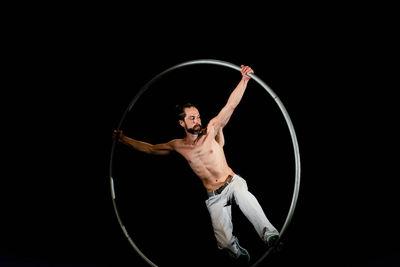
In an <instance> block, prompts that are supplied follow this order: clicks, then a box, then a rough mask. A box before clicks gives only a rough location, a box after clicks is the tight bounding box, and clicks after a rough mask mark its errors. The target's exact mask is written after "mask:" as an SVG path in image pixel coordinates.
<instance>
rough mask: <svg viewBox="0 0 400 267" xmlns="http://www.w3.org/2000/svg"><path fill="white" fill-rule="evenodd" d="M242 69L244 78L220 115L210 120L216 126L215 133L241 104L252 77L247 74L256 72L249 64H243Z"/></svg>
mask: <svg viewBox="0 0 400 267" xmlns="http://www.w3.org/2000/svg"><path fill="white" fill-rule="evenodd" d="M241 67H242V70H241V73H242V79H241V80H240V82H239V84H238V85H237V86H236V88H235V89H234V90H233V91H232V93H231V95H230V96H229V98H228V101H227V103H226V105H225V106H224V107H223V108H222V109H221V111H220V112H219V113H218V115H217V116H216V117H215V118H214V119H212V120H211V121H210V125H211V126H213V127H214V128H215V133H216V134H217V133H218V132H219V129H221V128H224V127H225V125H226V124H227V123H228V121H229V119H230V118H231V116H232V114H233V111H234V110H235V108H236V107H237V105H239V103H240V101H241V100H242V97H243V94H244V92H245V91H246V88H247V83H248V82H249V80H250V77H249V76H247V75H246V74H248V73H254V71H253V70H252V69H251V68H250V67H248V66H243V65H242V66H241Z"/></svg>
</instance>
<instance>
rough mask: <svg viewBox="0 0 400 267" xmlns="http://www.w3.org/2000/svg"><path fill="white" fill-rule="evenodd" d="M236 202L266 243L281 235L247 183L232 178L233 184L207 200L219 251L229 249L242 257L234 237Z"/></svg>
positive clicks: (239, 178)
mask: <svg viewBox="0 0 400 267" xmlns="http://www.w3.org/2000/svg"><path fill="white" fill-rule="evenodd" d="M232 200H234V201H235V202H236V204H237V205H238V206H239V208H240V210H241V211H242V212H243V214H244V215H245V216H246V217H247V219H248V220H249V221H250V222H251V223H252V224H253V226H254V228H255V230H256V231H257V233H258V235H259V236H260V237H261V239H262V240H263V241H264V242H265V240H266V238H267V237H268V236H270V235H277V234H279V233H278V231H277V230H276V229H275V227H274V226H273V225H272V224H271V223H270V222H269V220H268V219H267V217H266V216H265V214H264V211H263V210H262V208H261V206H260V204H259V203H258V201H257V199H256V198H255V197H254V195H253V194H251V193H250V192H249V191H248V188H247V183H246V181H245V180H244V179H243V178H242V177H240V176H239V175H235V176H234V177H233V178H232V182H231V183H230V184H229V185H228V186H227V187H226V188H225V189H224V190H223V191H222V192H221V194H219V195H214V196H211V197H209V198H208V199H207V200H206V205H207V208H208V211H209V213H210V217H211V222H212V226H213V228H214V234H215V238H216V239H217V245H218V248H219V249H227V250H228V251H229V252H230V253H231V254H233V256H234V257H239V256H240V254H241V253H240V250H239V248H238V247H237V243H236V242H234V241H235V240H236V237H234V236H233V235H232V231H233V225H232V213H231V205H230V203H231V201H232Z"/></svg>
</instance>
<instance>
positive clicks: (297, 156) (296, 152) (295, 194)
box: [109, 59, 300, 267]
mask: <svg viewBox="0 0 400 267" xmlns="http://www.w3.org/2000/svg"><path fill="white" fill-rule="evenodd" d="M198 64H211V65H219V66H224V67H228V68H231V69H234V70H238V71H241V68H240V67H239V66H237V65H234V64H232V63H229V62H226V61H221V60H215V59H199V60H192V61H187V62H183V63H181V64H178V65H175V66H173V67H170V68H168V69H166V70H164V71H163V72H161V73H159V74H158V75H156V76H155V77H154V78H153V79H151V80H150V81H149V82H148V83H146V84H145V85H144V86H143V87H142V88H141V90H140V91H139V92H138V93H137V94H136V96H135V97H134V98H133V100H132V101H131V102H130V104H129V105H128V107H127V109H126V110H125V112H124V114H123V115H122V118H121V120H120V122H119V124H118V128H117V130H119V129H120V127H121V125H122V123H123V122H124V120H125V117H126V115H127V114H128V112H129V111H130V110H131V109H132V107H133V106H134V105H135V103H136V102H137V101H138V99H139V98H140V96H141V95H142V94H143V93H144V92H145V91H146V90H147V89H148V88H149V87H150V85H152V84H153V83H154V82H155V81H156V80H158V79H159V78H161V77H162V76H164V75H165V74H167V73H169V72H171V71H173V70H175V69H179V68H182V67H186V66H190V65H198ZM248 75H249V76H250V77H251V78H252V79H253V80H255V81H256V82H257V83H258V84H260V85H261V86H262V87H263V88H264V89H265V90H266V91H267V92H268V93H269V94H270V95H271V97H272V98H273V99H274V100H275V102H276V103H277V105H278V106H279V108H280V110H281V112H282V114H283V116H284V118H285V120H286V124H287V126H288V128H289V131H290V136H291V138H292V144H293V150H294V159H295V167H296V169H295V181H294V189H293V196H292V201H291V204H290V208H289V211H288V215H287V217H286V220H285V223H284V224H283V226H282V229H281V230H280V237H279V238H280V239H281V238H282V236H283V235H284V233H285V231H286V229H287V228H288V226H289V224H290V222H291V220H292V217H293V214H294V210H295V208H296V203H297V198H298V195H299V190H300V151H299V144H298V143H297V137H296V133H295V130H294V127H293V123H292V121H291V119H290V116H289V114H288V112H287V110H286V108H285V106H284V105H283V103H282V102H281V100H280V99H279V97H278V96H277V95H276V94H275V92H274V91H272V89H271V88H270V87H269V86H268V85H266V84H265V83H264V82H263V81H262V80H261V79H260V78H258V77H257V76H256V75H255V74H248ZM115 144H116V140H114V141H113V143H112V147H111V155H110V165H109V176H110V188H111V197H112V202H113V206H114V211H115V214H116V216H117V219H118V222H119V224H120V226H121V229H122V231H123V232H124V234H125V236H126V237H127V239H128V241H129V243H130V244H131V245H132V247H133V248H134V249H135V251H136V252H137V253H138V254H139V256H140V257H142V259H143V260H145V261H146V262H147V263H148V264H149V265H150V266H157V265H156V264H154V263H153V262H152V261H151V260H150V259H149V258H147V257H146V256H145V255H144V254H143V253H142V252H141V251H140V249H139V248H138V247H137V246H136V244H135V242H133V240H132V238H131V237H130V236H129V234H128V231H127V230H126V228H125V226H124V224H123V222H122V220H121V217H120V216H119V212H118V208H117V204H116V201H115V198H116V196H115V191H114V180H113V171H112V169H113V157H114V149H115ZM272 249H273V248H272V247H271V248H269V249H268V250H267V251H266V252H265V253H264V254H263V255H262V256H261V257H260V258H259V259H258V260H257V261H256V262H255V263H254V264H253V265H252V267H255V266H257V265H258V264H259V263H260V262H261V261H263V260H264V258H265V257H266V256H267V255H268V254H269V253H270V252H271V251H272Z"/></svg>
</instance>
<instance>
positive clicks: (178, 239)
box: [0, 6, 400, 266]
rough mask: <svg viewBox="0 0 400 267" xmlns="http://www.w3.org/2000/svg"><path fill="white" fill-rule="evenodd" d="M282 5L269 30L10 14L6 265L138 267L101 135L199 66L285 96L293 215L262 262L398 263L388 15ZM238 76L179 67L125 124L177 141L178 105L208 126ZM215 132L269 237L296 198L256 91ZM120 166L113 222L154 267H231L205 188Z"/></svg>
mask: <svg viewBox="0 0 400 267" xmlns="http://www.w3.org/2000/svg"><path fill="white" fill-rule="evenodd" d="M243 8H244V9H245V7H243ZM292 8H293V9H291V12H293V13H290V14H289V13H286V11H287V10H286V9H284V10H283V11H282V10H281V11H282V14H281V16H277V19H268V18H266V16H267V15H268V14H271V13H274V12H272V11H269V12H267V13H266V14H259V13H258V12H254V11H253V12H254V13H252V16H249V14H247V16H246V17H244V16H242V15H241V14H240V13H238V14H235V13H234V14H232V16H226V17H220V14H225V13H224V12H223V10H224V9H223V7H222V8H221V9H218V10H214V9H212V10H208V11H207V12H206V13H203V15H204V16H201V15H199V14H197V13H196V12H195V9H188V10H186V11H185V12H183V11H182V12H181V13H180V12H178V14H174V15H172V14H170V13H167V12H159V13H156V14H155V13H153V12H144V10H152V9H151V8H150V7H147V9H145V8H141V9H134V11H135V12H134V15H133V14H130V15H128V14H121V16H119V15H118V13H112V14H113V16H112V18H111V16H110V17H109V16H108V15H107V14H108V13H99V14H95V15H94V16H93V17H92V16H87V14H86V13H83V14H79V15H76V16H72V15H71V14H70V15H63V16H62V19H60V18H59V17H58V16H59V15H60V14H58V13H57V12H54V14H53V15H52V16H50V18H49V17H46V19H43V18H42V17H40V16H38V17H36V18H35V19H34V20H32V21H33V22H34V23H33V22H32V21H23V22H19V21H18V20H14V21H13V22H14V23H13V25H14V26H17V27H16V28H14V29H13V30H10V32H9V34H10V38H9V39H8V41H7V44H9V50H7V55H8V56H9V58H10V59H11V60H10V61H9V64H8V68H7V71H6V73H5V74H6V76H7V77H6V78H7V81H8V82H7V83H5V84H7V86H6V87H7V90H5V91H6V92H7V95H6V97H4V98H2V100H3V105H2V106H3V107H2V114H3V118H4V120H3V125H4V127H3V132H4V133H5V135H4V138H3V143H4V146H3V147H5V149H4V150H3V151H4V153H5V155H6V160H5V161H4V163H3V164H4V167H5V168H4V175H3V179H2V180H3V182H4V183H3V186H2V189H3V190H2V191H4V192H3V194H2V196H3V197H4V199H3V200H2V204H3V205H2V207H3V208H2V215H3V216H2V227H1V230H2V233H1V243H0V245H1V246H0V265H1V266H146V265H145V263H144V261H143V260H141V259H140V257H139V256H138V255H137V254H136V253H135V252H134V250H133V249H132V247H131V246H130V244H129V242H128V241H127V239H126V238H125V237H124V235H123V232H122V230H121V228H120V226H119V224H118V221H117V219H116V216H115V214H114V210H113V207H112V202H111V193H110V189H109V177H108V171H109V159H110V150H111V145H112V139H111V134H112V131H113V129H115V128H116V127H117V126H118V122H119V120H120V118H121V116H122V114H123V113H124V111H125V109H126V108H127V106H128V104H129V103H130V101H131V100H132V99H133V97H134V96H135V95H136V93H137V92H138V90H139V89H140V88H141V87H142V86H143V85H144V84H145V83H146V82H147V81H149V80H150V79H151V78H153V77H154V76H155V75H156V74H158V73H160V72H161V71H163V70H165V69H166V68H168V67H171V66H173V65H176V64H178V63H181V62H184V61H188V60H193V59H202V58H213V59H219V60H224V61H228V62H231V63H234V64H236V65H240V64H246V65H250V66H251V67H252V68H253V69H254V70H255V73H256V75H257V76H258V77H259V78H261V79H262V80H263V81H264V82H265V83H266V84H268V85H269V86H270V87H271V88H272V89H273V90H274V91H275V92H276V93H277V95H278V96H279V97H280V99H281V101H282V102H283V104H284V105H285V106H286V108H287V110H288V112H289V114H290V116H291V119H292V121H293V124H294V127H295V130H296V134H297V138H298V142H299V146H300V156H301V167H302V175H301V186H300V194H299V199H298V203H297V208H296V211H295V214H294V217H293V220H292V223H291V225H290V227H289V229H288V231H287V232H286V234H285V237H284V242H285V248H284V250H283V251H282V252H281V253H279V254H273V255H270V256H269V257H268V258H267V259H266V260H265V262H263V265H262V266H264V265H265V266H290V265H293V264H305V265H308V266H330V265H332V266H396V264H397V265H399V264H400V255H399V253H400V252H399V246H398V244H397V240H398V238H399V230H398V225H399V221H398V218H397V216H396V213H397V209H398V195H397V194H396V193H397V188H396V187H395V185H396V178H397V177H398V174H397V171H396V170H395V168H394V164H395V161H396V159H397V158H398V156H397V154H396V151H397V148H396V145H397V144H396V143H395V142H396V141H397V138H396V137H397V135H396V133H395V123H396V122H397V119H396V117H395V112H396V110H397V107H396V104H395V103H396V99H395V93H396V87H395V86H396V85H397V83H396V82H393V80H392V79H390V77H391V76H392V75H393V74H394V71H393V70H392V69H391V68H390V63H391V62H392V61H393V60H394V59H393V54H392V53H391V48H393V43H392V42H393V36H392V32H391V31H390V27H391V23H392V20H391V17H390V14H388V15H387V16H386V15H385V14H386V13H385V12H386V10H385V9H383V10H380V9H379V10H378V9H376V10H375V9H374V7H372V6H370V7H368V9H362V10H363V12H361V11H357V9H352V10H351V11H349V10H347V9H346V8H343V9H342V8H339V9H338V10H334V11H332V12H331V13H329V12H327V9H324V8H322V9H320V10H319V12H309V13H306V14H305V13H301V14H304V15H299V14H297V16H293V14H296V12H295V9H296V7H292ZM239 9H240V8H239ZM254 10H257V8H255V9H254ZM285 10H286V11H285ZM110 12H111V11H110ZM142 12H143V14H142V15H144V17H141V18H138V17H137V16H138V15H139V14H141V13H142ZM93 13H96V12H91V13H90V14H91V15H93ZM200 13H201V12H200ZM247 13H248V11H247ZM73 14H75V13H73ZM372 15H380V16H381V17H383V18H384V19H380V20H379V23H378V19H376V17H375V16H372ZM78 17H79V19H78ZM82 18H87V19H82ZM264 19H265V20H264ZM188 21H190V23H189V22H188ZM239 80H240V74H239V72H236V71H233V70H230V69H226V68H223V67H218V66H192V67H187V68H185V69H180V70H177V71H175V72H173V73H171V74H168V75H166V76H165V78H163V79H161V80H160V81H158V82H157V83H156V84H154V86H153V87H151V89H149V91H148V92H146V93H145V94H144V95H143V96H142V97H141V98H140V100H139V101H138V103H137V105H135V107H134V110H133V111H132V112H131V113H130V114H129V115H128V116H127V119H126V120H125V122H124V124H123V125H122V129H123V130H124V131H125V132H126V134H127V135H128V136H131V137H134V138H137V139H139V140H143V141H147V142H151V143H159V142H165V141H169V140H170V139H173V138H179V137H181V136H182V130H181V129H180V127H179V125H178V124H177V123H176V121H175V120H174V116H173V115H174V113H173V112H174V106H175V104H178V103H182V102H186V101H190V102H194V103H195V104H197V105H198V106H199V109H200V112H201V113H202V119H203V123H206V122H207V121H208V120H209V119H211V118H212V117H213V116H215V115H216V114H217V112H218V111H219V109H220V108H222V106H223V104H224V103H225V102H224V101H226V100H227V98H228V96H229V93H230V92H231V90H232V89H233V88H234V87H235V86H236V84H237V82H238V81H239ZM225 138H226V145H225V152H226V155H227V159H228V162H229V164H230V165H231V167H232V168H233V169H234V170H235V171H236V172H237V173H239V174H241V175H242V176H243V177H244V178H245V179H246V180H247V182H248V185H249V189H250V191H251V192H253V193H254V195H256V197H257V198H258V199H259V201H260V203H261V204H262V206H263V208H264V210H265V211H266V214H267V216H268V218H269V219H270V220H271V221H272V223H273V224H275V225H276V226H277V227H278V229H280V228H281V227H282V225H283V222H284V220H285V218H286V214H287V211H288V209H289V205H290V200H291V196H292V192H293V182H294V181H293V180H294V159H293V150H292V146H291V141H290V136H289V133H288V130H287V126H286V125H285V122H284V119H283V117H282V115H281V113H280V111H279V109H278V108H277V106H276V104H275V103H274V101H273V100H272V99H271V98H270V97H269V95H268V94H267V93H266V92H265V91H264V90H263V89H262V88H261V87H260V86H259V85H257V84H256V83H255V82H254V81H251V82H250V83H249V87H248V90H247V91H246V93H245V95H244V97H243V100H242V102H241V103H240V105H239V107H238V108H237V110H236V111H235V113H234V115H233V117H232V119H231V121H230V122H229V124H228V125H227V127H226V129H225ZM113 170H114V172H115V173H114V174H113V175H114V179H115V182H116V183H115V185H116V194H117V203H118V208H119V210H120V215H121V217H122V219H123V221H124V224H125V226H126V228H127V230H128V232H129V233H130V235H131V237H132V238H133V239H134V241H135V243H136V244H137V245H138V246H139V247H140V249H142V251H143V252H144V253H145V254H146V255H147V256H148V257H149V258H150V259H151V260H153V261H154V262H155V263H156V264H158V265H159V266H167V265H168V266H191V265H194V264H195V263H196V264H198V265H199V266H226V265H228V263H226V262H227V261H226V258H224V257H223V255H222V253H221V252H220V251H218V249H217V247H216V243H215V239H214V237H213V233H212V227H211V224H210V220H209V217H208V212H207V209H206V206H205V204H204V200H205V197H206V196H205V191H204V189H203V188H202V186H201V183H200V181H199V180H198V179H197V178H196V177H195V176H194V174H193V173H192V172H191V170H190V168H189V167H188V166H187V164H186V163H185V162H184V160H183V159H182V158H181V157H179V156H178V155H172V156H169V157H155V156H148V155H143V154H140V153H138V152H136V151H133V150H129V149H127V148H126V147H123V146H120V145H119V146H117V147H116V156H115V165H114V168H113ZM233 216H234V225H235V230H234V231H235V233H236V234H237V236H238V237H239V239H240V241H241V244H242V245H243V246H244V247H246V248H247V249H248V250H249V251H250V254H251V255H252V256H253V259H254V260H255V259H256V258H257V257H259V256H260V255H261V254H262V253H263V251H264V250H263V249H264V247H263V244H262V243H261V242H260V241H259V238H258V237H257V235H256V234H255V231H254V230H253V229H252V226H251V225H250V224H249V223H248V222H247V221H246V219H245V218H244V217H243V215H241V213H240V212H239V211H238V210H237V209H234V210H233ZM188 262H193V263H188Z"/></svg>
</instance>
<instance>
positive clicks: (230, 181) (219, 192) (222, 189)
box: [207, 174, 237, 197]
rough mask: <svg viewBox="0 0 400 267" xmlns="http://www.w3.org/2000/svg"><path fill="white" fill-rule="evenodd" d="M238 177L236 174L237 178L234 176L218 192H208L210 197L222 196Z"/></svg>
mask: <svg viewBox="0 0 400 267" xmlns="http://www.w3.org/2000/svg"><path fill="white" fill-rule="evenodd" d="M236 176H237V175H236V174H235V176H233V177H232V178H231V179H230V180H229V181H228V182H226V183H225V184H223V185H222V186H221V187H219V188H218V189H217V190H214V191H211V192H207V195H208V197H212V196H216V195H219V194H221V192H222V191H224V189H225V188H226V187H227V186H228V185H229V184H230V183H232V182H233V179H235V177H236Z"/></svg>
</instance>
